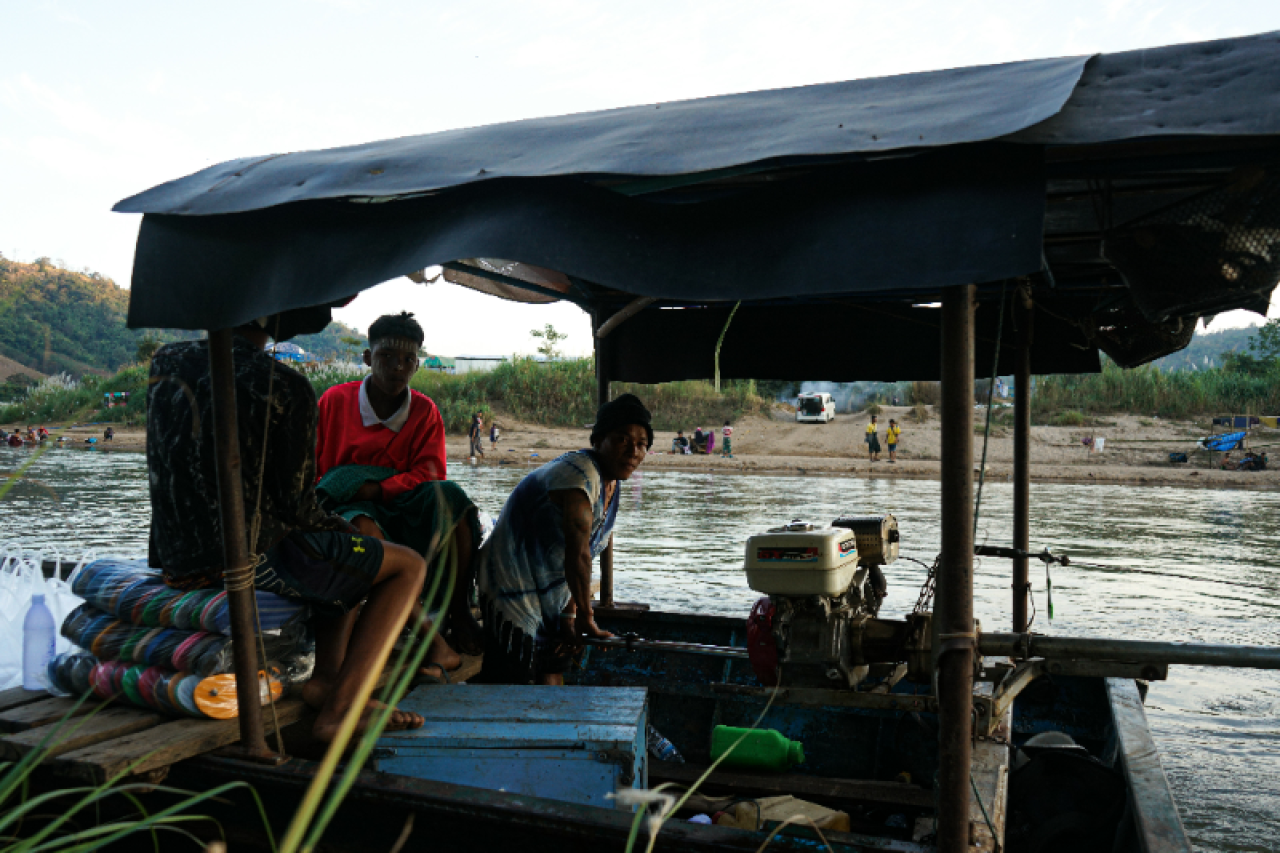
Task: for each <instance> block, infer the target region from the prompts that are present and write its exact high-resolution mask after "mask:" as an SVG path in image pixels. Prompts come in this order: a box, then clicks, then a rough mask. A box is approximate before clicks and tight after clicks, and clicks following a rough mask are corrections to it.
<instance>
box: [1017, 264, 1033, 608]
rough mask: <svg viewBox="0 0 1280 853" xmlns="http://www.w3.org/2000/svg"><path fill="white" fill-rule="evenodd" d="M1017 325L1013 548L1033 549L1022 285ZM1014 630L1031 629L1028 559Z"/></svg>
mask: <svg viewBox="0 0 1280 853" xmlns="http://www.w3.org/2000/svg"><path fill="white" fill-rule="evenodd" d="M1013 304H1014V308H1013V317H1014V323H1015V325H1016V326H1017V330H1018V331H1017V341H1016V352H1015V355H1014V368H1013V389H1014V398H1013V547H1014V548H1016V549H1018V550H1019V551H1022V552H1024V553H1025V552H1027V551H1028V550H1030V548H1031V319H1032V310H1031V307H1032V306H1031V294H1030V292H1029V291H1027V290H1026V289H1024V288H1019V289H1018V290H1017V291H1016V292H1015V293H1014V296H1013ZM1012 586H1013V630H1014V631H1019V632H1021V631H1026V630H1027V598H1028V595H1029V593H1030V587H1031V575H1030V571H1029V568H1028V564H1027V558H1026V557H1025V556H1024V557H1014V558H1013V584H1012Z"/></svg>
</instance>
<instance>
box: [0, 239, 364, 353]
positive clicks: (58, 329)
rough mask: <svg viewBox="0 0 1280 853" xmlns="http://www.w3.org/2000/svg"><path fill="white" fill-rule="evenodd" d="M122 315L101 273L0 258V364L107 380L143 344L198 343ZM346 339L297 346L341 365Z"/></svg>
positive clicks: (339, 332)
mask: <svg viewBox="0 0 1280 853" xmlns="http://www.w3.org/2000/svg"><path fill="white" fill-rule="evenodd" d="M128 309H129V291H127V290H125V289H124V288H122V287H120V286H119V285H117V284H116V283H115V282H114V281H112V280H111V279H109V278H107V277H106V276H104V275H101V274H100V273H96V272H90V271H87V270H86V271H84V272H76V271H75V270H69V269H64V268H62V267H60V266H58V265H57V264H55V263H54V262H53V261H51V260H49V259H48V258H40V259H38V260H36V261H35V262H34V263H30V264H24V263H21V262H18V261H10V260H7V259H6V258H4V257H3V256H0V357H3V358H7V359H11V360H12V361H14V362H17V363H18V364H19V365H21V366H23V367H26V368H29V369H31V370H32V371H37V372H39V373H44V374H49V373H58V372H60V371H66V372H68V373H70V374H72V375H73V376H80V375H83V374H85V373H109V372H113V371H115V370H117V369H118V368H120V367H121V366H122V365H125V364H129V363H131V362H132V361H133V360H134V358H135V355H136V353H137V350H138V343H139V342H140V341H141V340H142V339H143V338H146V337H151V338H158V339H160V340H163V341H173V340H182V339H190V338H194V337H197V336H198V334H197V333H189V332H176V331H165V330H155V329H150V330H148V329H138V330H135V329H129V328H127V327H126V326H125V317H126V315H127V313H128ZM344 336H350V337H356V338H360V340H361V341H363V340H364V336H363V335H361V334H360V333H359V332H357V331H355V330H354V329H351V328H349V327H347V326H344V325H343V324H341V323H333V324H330V326H329V327H328V328H327V329H325V330H324V331H323V332H320V333H319V334H316V335H305V336H303V337H300V338H297V339H296V342H297V343H298V345H299V346H301V347H302V348H303V349H305V350H307V351H309V352H312V353H315V354H316V355H317V356H319V357H320V358H322V359H324V358H334V357H344V358H345V357H348V350H349V349H350V347H348V346H347V345H346V344H344V343H342V342H341V341H340V340H339V339H340V338H341V337H344ZM360 349H363V344H361V346H360ZM9 372H13V371H12V370H11V369H10V370H9Z"/></svg>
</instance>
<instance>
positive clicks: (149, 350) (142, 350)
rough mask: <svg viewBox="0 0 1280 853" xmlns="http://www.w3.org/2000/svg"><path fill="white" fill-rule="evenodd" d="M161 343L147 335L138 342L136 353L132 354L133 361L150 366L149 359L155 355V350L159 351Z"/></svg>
mask: <svg viewBox="0 0 1280 853" xmlns="http://www.w3.org/2000/svg"><path fill="white" fill-rule="evenodd" d="M160 346H161V342H160V341H158V340H156V339H155V338H153V337H151V336H150V335H148V336H147V337H145V338H143V339H142V340H140V341H138V351H137V353H135V354H134V357H133V360H134V361H136V362H138V364H150V363H151V357H152V356H153V355H155V354H156V350H158V349H160Z"/></svg>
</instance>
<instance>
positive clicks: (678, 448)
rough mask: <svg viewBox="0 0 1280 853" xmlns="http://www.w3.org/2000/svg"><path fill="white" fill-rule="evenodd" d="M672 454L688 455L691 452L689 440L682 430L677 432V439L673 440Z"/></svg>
mask: <svg viewBox="0 0 1280 853" xmlns="http://www.w3.org/2000/svg"><path fill="white" fill-rule="evenodd" d="M671 452H672V453H688V452H689V438H688V436H686V435H685V434H684V430H682V429H678V430H676V437H675V438H673V439H671Z"/></svg>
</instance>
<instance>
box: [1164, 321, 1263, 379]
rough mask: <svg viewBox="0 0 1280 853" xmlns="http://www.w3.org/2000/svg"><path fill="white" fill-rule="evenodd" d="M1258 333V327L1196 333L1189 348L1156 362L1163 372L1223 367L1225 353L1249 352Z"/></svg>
mask: <svg viewBox="0 0 1280 853" xmlns="http://www.w3.org/2000/svg"><path fill="white" fill-rule="evenodd" d="M1257 332H1258V327H1257V326H1247V327H1245V328H1243V329H1223V330H1222V331H1219V332H1203V331H1201V332H1196V335H1195V337H1194V338H1192V339H1191V343H1190V344H1188V345H1187V348H1186V349H1184V350H1181V351H1179V352H1175V353H1173V354H1171V355H1166V356H1165V357H1164V358H1160V359H1157V360H1156V362H1155V363H1156V364H1157V365H1158V366H1159V367H1160V369H1161V370H1192V369H1194V370H1204V369H1205V368H1206V367H1221V366H1222V354H1223V353H1224V352H1231V351H1232V350H1234V351H1236V352H1247V351H1248V349H1249V340H1250V339H1251V338H1253V336H1254V335H1255V334H1257Z"/></svg>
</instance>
